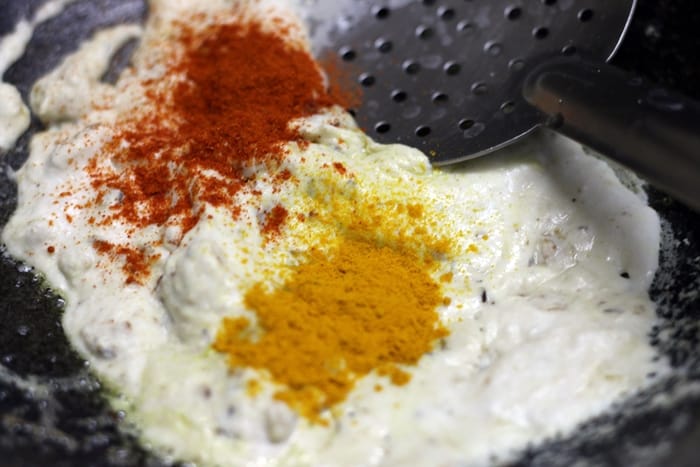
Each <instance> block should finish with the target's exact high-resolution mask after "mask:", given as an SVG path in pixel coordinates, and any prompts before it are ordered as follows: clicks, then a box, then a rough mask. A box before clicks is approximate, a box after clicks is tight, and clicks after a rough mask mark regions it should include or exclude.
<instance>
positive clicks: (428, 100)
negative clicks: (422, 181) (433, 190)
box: [309, 0, 700, 209]
mask: <svg viewBox="0 0 700 467" xmlns="http://www.w3.org/2000/svg"><path fill="white" fill-rule="evenodd" d="M318 3H319V5H317V7H316V8H312V9H310V10H309V11H310V12H311V13H310V20H309V24H310V26H311V33H312V43H313V44H314V45H315V47H316V52H317V54H319V56H321V57H329V56H330V57H333V58H332V59H333V60H336V61H337V62H338V63H337V65H338V66H339V67H340V68H341V69H342V70H343V73H351V74H352V75H354V76H355V77H356V79H357V82H358V83H359V86H361V88H362V91H363V100H362V104H361V106H359V107H358V108H357V109H353V111H354V112H355V114H356V118H357V120H358V122H359V123H360V125H361V126H362V127H363V128H364V129H365V130H367V131H369V132H370V133H371V134H373V135H374V136H375V137H376V138H377V139H378V140H380V141H383V142H402V143H405V144H408V145H412V146H415V147H419V148H421V149H423V150H424V151H425V152H426V153H427V154H429V155H430V156H431V160H432V162H433V163H434V164H436V165H443V164H449V163H454V162H459V161H463V160H466V159H471V158H475V157H479V156H482V155H484V154H488V153H490V152H492V151H494V150H496V149H499V148H501V147H503V146H506V145H508V144H510V143H512V142H514V141H516V140H517V139H519V138H521V137H523V136H524V135H526V134H528V133H530V132H531V131H532V130H534V129H535V128H537V127H540V126H543V125H544V126H548V127H550V128H553V129H555V130H556V131H558V132H561V133H563V134H565V135H567V136H570V137H572V138H574V139H576V140H577V141H579V142H581V143H583V144H585V145H587V146H590V147H592V148H594V149H596V150H598V151H599V152H601V153H603V154H605V155H607V156H609V157H610V158H612V159H615V160H616V161H618V162H620V163H622V164H624V165H627V166H628V167H630V168H632V169H633V170H636V171H637V172H638V173H639V174H640V175H642V176H643V177H645V178H647V179H648V180H649V181H651V182H652V183H654V184H655V185H657V186H659V187H661V188H662V189H665V190H666V191H668V192H669V193H671V194H672V195H674V196H676V197H677V198H679V199H681V200H683V201H684V202H686V203H687V204H689V205H690V206H692V207H694V208H695V209H700V136H699V133H700V105H698V104H697V103H695V102H692V101H690V100H689V99H687V98H684V97H683V96H680V95H677V94H673V93H672V92H669V91H667V90H664V89H661V88H658V87H656V86H654V85H653V84H651V83H646V82H644V81H643V80H641V79H638V78H635V77H633V76H629V75H627V74H625V73H624V72H622V71H620V70H617V69H615V68H613V67H611V66H609V65H606V64H605V62H606V61H607V60H609V59H610V58H612V56H613V55H614V53H615V52H616V50H617V48H618V46H619V45H620V43H621V41H622V38H623V36H624V34H625V32H626V29H627V26H628V24H629V22H630V19H631V15H632V13H633V11H634V9H635V6H636V0H617V1H609V0H439V1H436V0H422V1H421V0H415V1H410V0H393V1H392V0H364V1H352V2H347V1H345V2H340V3H338V4H335V5H336V6H332V7H329V6H326V7H325V8H320V4H321V3H323V2H318ZM329 8H330V9H329ZM331 18H332V19H333V21H329V19H331Z"/></svg>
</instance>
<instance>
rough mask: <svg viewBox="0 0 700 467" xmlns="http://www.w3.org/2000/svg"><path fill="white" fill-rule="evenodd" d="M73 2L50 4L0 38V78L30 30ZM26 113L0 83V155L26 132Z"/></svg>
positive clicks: (9, 88)
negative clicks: (0, 152)
mask: <svg viewBox="0 0 700 467" xmlns="http://www.w3.org/2000/svg"><path fill="white" fill-rule="evenodd" d="M72 1H73V0H51V1H49V2H46V3H45V4H44V5H42V6H41V8H39V10H38V11H37V12H36V13H35V14H34V17H33V18H32V19H31V20H28V19H22V20H20V21H19V22H18V23H17V25H16V26H15V29H14V31H13V32H12V33H10V34H8V35H7V36H4V37H2V38H0V78H2V76H3V75H4V74H5V72H6V71H7V69H8V68H9V67H10V66H11V65H12V64H13V63H14V62H16V61H17V60H18V59H19V58H20V57H21V56H22V54H23V53H24V49H25V48H26V47H27V44H28V43H29V40H30V39H31V37H32V33H33V32H34V29H35V28H36V27H37V26H38V25H39V24H41V23H43V22H44V21H47V20H49V19H51V18H53V17H55V16H56V15H58V14H59V13H61V11H63V9H64V8H65V7H66V5H68V4H69V3H71V2H72ZM29 122H30V117H29V109H28V108H27V106H26V105H25V104H24V102H23V101H22V96H20V94H19V91H18V90H17V88H15V87H14V86H12V85H10V84H8V83H5V82H2V80H0V151H7V150H8V149H10V148H11V147H12V146H13V145H14V144H15V142H16V141H17V138H19V137H20V136H21V135H22V133H24V132H25V131H26V130H27V128H29Z"/></svg>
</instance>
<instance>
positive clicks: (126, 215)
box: [88, 21, 343, 282]
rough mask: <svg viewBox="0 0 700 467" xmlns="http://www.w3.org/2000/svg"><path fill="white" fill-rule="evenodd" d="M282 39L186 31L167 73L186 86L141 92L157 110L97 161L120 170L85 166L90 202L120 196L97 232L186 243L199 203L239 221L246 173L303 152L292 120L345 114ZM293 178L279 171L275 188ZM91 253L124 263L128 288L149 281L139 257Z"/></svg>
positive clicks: (313, 67) (255, 33) (272, 223)
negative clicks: (174, 232) (121, 230)
mask: <svg viewBox="0 0 700 467" xmlns="http://www.w3.org/2000/svg"><path fill="white" fill-rule="evenodd" d="M282 31H283V32H282V33H280V34H281V35H278V34H274V33H270V32H267V31H265V30H263V27H262V26H261V24H259V23H257V22H254V21H252V22H246V23H230V24H223V25H214V26H211V27H209V28H208V29H206V30H204V31H198V32H195V31H194V30H192V29H189V28H187V27H185V26H183V27H182V34H181V36H180V41H181V43H182V46H183V47H184V50H185V53H184V54H183V55H182V59H180V60H179V61H176V62H175V63H174V64H173V65H172V66H171V67H170V69H169V71H168V73H170V74H177V75H182V76H184V77H185V78H186V79H185V80H183V81H179V82H178V84H177V85H175V86H174V87H173V88H172V89H170V90H169V91H168V92H167V93H163V92H161V91H159V90H158V89H157V86H156V85H157V84H158V83H153V82H146V83H144V84H145V85H146V87H147V92H146V96H147V97H148V99H149V100H150V103H151V106H152V107H153V109H154V110H152V111H151V110H150V108H149V111H148V113H146V114H143V115H139V116H137V117H129V118H127V119H126V120H125V121H122V122H120V123H119V124H118V125H119V126H118V128H117V132H116V135H115V137H114V139H113V140H112V141H111V142H109V143H108V144H106V145H105V147H104V150H103V153H102V154H100V155H99V156H98V157H100V158H103V157H111V159H112V161H113V162H114V163H115V166H116V167H117V168H116V169H114V170H108V171H107V170H105V169H102V168H98V164H97V161H96V160H93V161H92V162H91V164H90V166H89V169H88V170H89V171H90V175H91V177H92V185H93V187H94V188H95V189H96V190H97V192H98V197H97V199H95V200H93V201H95V202H101V201H102V200H103V199H104V196H105V195H106V193H107V192H108V191H109V190H118V191H119V192H120V202H119V203H117V204H115V205H114V206H112V207H111V208H110V211H109V212H108V213H107V214H106V215H105V216H104V217H103V218H102V219H101V220H100V222H99V223H101V224H103V225H104V224H110V223H113V222H115V221H122V222H126V223H127V224H128V225H130V226H132V227H133V228H132V232H133V230H135V229H138V228H143V227H146V226H148V225H152V224H157V225H176V226H179V227H180V228H181V231H182V234H183V235H184V234H185V233H186V232H187V231H188V230H190V229H191V228H192V227H194V225H195V224H196V223H197V220H198V218H199V215H200V214H201V208H198V206H201V202H207V203H210V204H212V205H214V206H226V207H227V208H229V209H230V211H231V214H232V216H233V217H234V218H235V217H236V216H237V215H238V214H239V211H240V206H236V204H235V203H234V201H233V199H234V196H235V195H236V193H238V192H239V191H240V190H241V189H242V188H243V187H244V186H245V185H246V184H247V183H249V182H250V180H248V179H247V178H246V177H245V176H244V175H243V170H244V169H245V168H246V167H249V166H251V165H253V164H261V163H262V164H265V165H266V166H267V167H268V169H269V170H270V172H274V168H275V167H278V166H279V164H280V162H281V161H282V160H283V158H284V150H283V144H285V143H288V142H297V143H298V144H300V145H304V144H305V141H304V140H303V139H302V137H301V135H300V134H299V132H298V131H297V130H295V129H292V128H290V127H289V122H290V121H291V120H294V119H296V118H300V117H306V116H310V115H312V114H314V113H317V112H318V111H319V110H321V109H322V108H325V107H329V106H331V105H333V104H339V105H343V102H342V98H340V97H337V96H332V95H331V94H330V93H329V92H328V90H327V89H326V85H325V82H324V79H323V75H322V73H321V70H320V69H319V67H318V65H317V64H316V62H315V61H314V59H313V58H312V57H311V56H310V54H309V53H308V52H307V51H305V50H303V48H301V47H300V46H298V45H296V44H293V43H289V42H288V41H285V39H284V37H283V34H284V28H282ZM173 60H175V59H173ZM285 174H286V175H285ZM288 175H289V172H284V171H282V172H280V175H279V177H278V182H279V183H282V182H283V181H284V180H286V179H288V178H289V176H288ZM271 214H272V215H273V217H274V219H270V220H269V222H268V223H267V224H266V229H265V230H267V231H268V233H271V234H274V233H276V232H279V229H280V227H281V223H282V222H284V220H285V219H286V215H284V216H282V215H281V211H280V210H279V209H278V210H276V211H275V210H273V211H272V213H271ZM285 214H286V211H285ZM95 247H96V249H97V250H98V251H100V252H102V253H105V254H107V253H111V254H112V255H115V254H117V255H119V256H120V257H122V258H124V260H125V261H126V262H127V263H128V264H126V265H125V268H124V270H125V272H126V273H127V275H128V280H127V281H130V282H143V279H144V278H145V277H147V273H148V271H149V268H150V265H151V261H152V259H151V258H148V257H144V256H143V254H142V253H141V252H140V251H136V250H131V251H127V250H126V249H127V247H126V246H123V245H122V246H118V247H112V248H105V245H95Z"/></svg>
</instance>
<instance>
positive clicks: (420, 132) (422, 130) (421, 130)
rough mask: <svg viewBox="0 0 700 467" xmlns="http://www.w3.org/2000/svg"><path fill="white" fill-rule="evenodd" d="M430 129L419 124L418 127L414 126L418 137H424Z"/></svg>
mask: <svg viewBox="0 0 700 467" xmlns="http://www.w3.org/2000/svg"><path fill="white" fill-rule="evenodd" d="M431 131H432V130H431V129H430V127H429V126H427V125H421V126H419V127H418V128H416V136H418V137H419V138H425V137H426V136H428V135H429V134H430V132H431Z"/></svg>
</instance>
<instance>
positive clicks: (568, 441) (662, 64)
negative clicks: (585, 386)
mask: <svg viewBox="0 0 700 467" xmlns="http://www.w3.org/2000/svg"><path fill="white" fill-rule="evenodd" d="M529 1H535V0H529ZM42 3H43V0H0V35H3V34H6V33H7V32H9V31H11V30H12V29H13V27H14V25H15V23H16V22H17V21H18V20H19V19H21V18H22V17H26V16H28V15H29V14H30V13H31V12H32V11H35V10H36V8H37V7H38V6H40V5H41V4H42ZM146 13H147V12H146V7H145V6H144V3H143V2H142V1H141V0H77V1H76V2H74V3H72V4H71V5H70V6H69V7H68V8H67V9H66V10H65V12H64V13H63V14H62V15H60V16H59V17H57V18H55V19H53V20H50V21H48V22H46V23H44V24H42V25H41V26H40V27H39V28H38V29H37V31H36V34H35V36H34V38H33V39H32V41H31V43H30V44H29V48H28V50H27V53H26V54H25V56H24V57H23V58H22V59H20V60H19V61H18V62H17V63H16V64H15V65H14V66H13V67H11V68H10V69H9V70H8V71H7V73H6V74H5V81H8V82H10V83H13V84H15V85H17V86H18V87H19V89H20V90H21V92H22V93H23V94H24V95H25V97H26V94H27V92H28V90H29V88H30V86H31V83H32V82H34V81H35V80H36V79H37V78H38V77H40V76H41V75H43V74H44V73H46V72H47V71H48V70H50V69H51V68H53V67H54V66H55V65H56V64H57V63H58V62H59V61H60V60H61V58H62V57H63V56H65V54H67V53H69V52H70V51H72V50H75V48H76V47H77V45H78V43H79V42H80V41H81V40H82V39H84V38H86V37H88V36H89V35H90V34H91V33H92V32H93V31H95V30H97V29H99V28H102V27H105V26H109V25H113V24H118V23H122V22H137V21H141V20H142V19H143V18H144V17H145V15H146ZM698 24H700V6H697V2H696V1H695V0H640V2H639V7H638V10H637V13H636V15H635V18H634V20H633V23H632V25H631V28H630V31H629V33H628V35H627V37H626V39H625V41H624V43H623V45H622V47H621V49H620V51H619V53H618V55H617V57H616V59H615V60H614V61H613V63H614V64H616V65H618V66H620V67H622V68H626V69H628V70H630V71H632V72H635V73H637V74H639V75H641V76H644V77H646V78H649V79H651V80H654V81H656V82H659V83H660V84H663V85H665V86H667V87H669V88H672V89H675V90H677V91H681V92H683V93H685V94H687V95H689V96H691V97H694V98H696V99H700V54H698V50H700V35H699V34H698V33H697V25H698ZM129 52H130V49H129V47H125V48H124V49H123V50H122V51H121V52H120V53H119V54H117V56H116V57H115V60H114V63H113V65H114V67H113V70H112V72H111V73H108V76H107V79H111V78H113V77H114V76H116V74H117V71H118V70H119V68H120V67H122V66H123V65H124V64H125V63H126V62H127V61H128V57H129ZM698 127H699V131H700V122H698ZM40 128H41V127H40V124H39V123H38V122H36V121H35V122H33V124H32V128H31V130H30V134H31V133H33V132H36V131H38V130H40ZM30 134H27V135H25V136H23V137H22V138H21V140H20V141H19V143H18V144H17V146H16V148H15V149H13V150H12V151H10V152H9V153H8V154H6V155H5V156H4V158H3V159H2V160H0V167H1V168H2V170H1V171H0V226H1V225H4V224H5V222H6V221H7V219H8V218H9V216H10V214H11V213H12V211H13V210H14V206H15V203H16V199H15V197H16V190H15V187H14V185H13V183H12V182H11V181H10V179H9V178H8V175H7V170H6V169H7V168H12V169H17V168H19V166H20V165H21V164H22V162H23V161H24V159H25V158H26V157H27V145H28V142H29V138H30ZM650 199H651V204H652V206H653V207H654V208H655V209H657V210H658V211H659V212H660V214H661V216H662V219H663V229H664V235H663V237H664V245H663V248H662V256H661V267H660V270H659V273H658V274H657V277H656V280H655V282H654V284H653V287H652V296H653V298H654V300H655V301H656V302H657V303H658V305H659V306H658V313H659V316H660V317H661V322H660V324H659V326H658V327H656V328H654V329H653V330H652V332H651V335H650V339H651V340H652V342H653V344H654V345H655V346H656V347H657V348H658V350H659V354H660V355H663V356H665V357H666V358H668V359H669V360H670V362H671V363H672V365H673V367H674V368H675V371H674V374H673V375H672V376H670V377H668V378H667V379H665V380H663V381H661V382H659V383H658V384H656V385H655V386H654V387H652V388H649V389H648V390H646V391H644V392H643V393H641V394H639V395H637V396H635V397H633V398H632V399H630V400H628V401H626V402H625V403H624V404H622V405H620V406H619V407H617V408H616V409H615V410H613V411H611V412H609V413H608V414H606V415H603V416H600V417H598V418H596V419H593V420H590V421H589V422H587V423H585V424H584V425H582V426H581V427H579V429H578V430H577V431H576V432H575V433H574V434H572V435H570V436H567V437H560V438H556V439H552V440H549V441H548V442H546V443H544V444H542V445H538V446H531V447H529V448H528V449H527V450H526V451H525V452H524V453H523V455H522V456H521V458H520V459H519V460H518V461H516V462H515V463H514V464H515V465H523V466H526V465H532V466H550V465H561V466H568V465H572V464H574V463H576V462H580V464H577V465H676V466H684V465H686V466H694V465H700V342H699V341H700V295H699V294H698V293H699V291H700V215H698V214H697V213H694V212H692V211H690V210H688V209H687V208H685V207H684V206H682V205H680V204H678V203H676V202H675V201H673V200H671V199H669V198H668V197H666V196H665V195H663V194H662V193H659V192H657V191H655V190H650ZM61 308H62V301H61V299H60V297H58V296H56V295H55V294H53V293H51V292H50V291H47V290H46V289H45V288H44V287H43V286H42V283H41V282H40V280H39V279H38V278H37V277H36V276H35V274H34V273H33V272H32V271H31V270H30V269H29V268H27V267H25V266H23V265H21V264H18V263H17V262H15V261H13V260H12V259H9V258H8V257H6V256H5V255H0V322H1V323H2V324H1V325H0V466H3V467H18V466H43V465H52V466H57V467H68V466H70V467H73V466H107V467H109V466H160V465H167V464H165V463H164V462H162V461H160V460H159V459H158V458H157V457H156V456H154V455H152V454H150V453H148V452H147V451H146V450H144V449H143V448H142V447H140V446H139V444H138V443H137V441H136V440H135V438H134V437H132V436H130V435H125V434H124V432H123V430H121V429H120V427H123V424H124V423H125V422H124V414H121V413H118V412H114V411H113V410H111V409H110V408H109V406H108V404H107V403H106V402H105V399H104V398H103V396H102V393H101V389H100V384H99V382H98V381H97V380H96V379H95V378H94V377H93V376H92V375H91V374H90V370H89V367H88V366H87V365H86V363H85V362H84V361H83V360H82V359H81V358H80V356H78V355H77V354H76V353H75V352H74V351H73V350H72V349H71V348H70V346H69V344H68V342H67V340H66V338H65V337H64V335H63V331H62V329H61V322H60V313H61ZM667 395H672V397H666V396H667ZM660 398H667V399H668V401H669V402H668V403H667V404H666V405H665V406H662V407H661V408H659V405H658V404H655V403H652V401H657V400H659V399H660ZM465 436H468V434H465Z"/></svg>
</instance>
